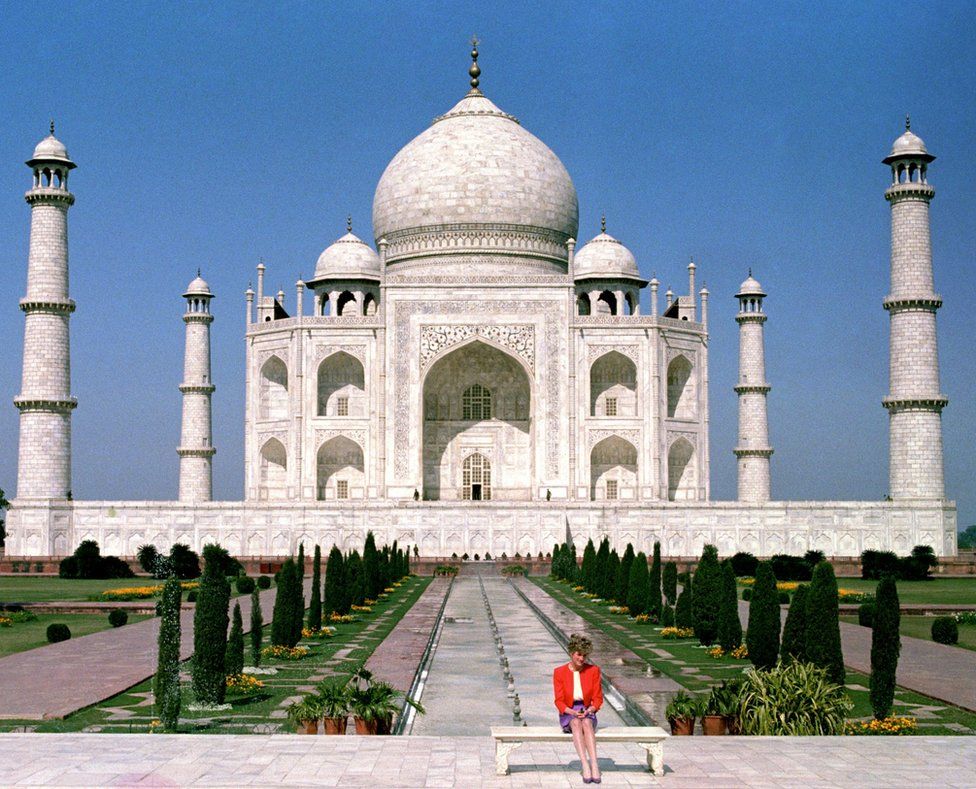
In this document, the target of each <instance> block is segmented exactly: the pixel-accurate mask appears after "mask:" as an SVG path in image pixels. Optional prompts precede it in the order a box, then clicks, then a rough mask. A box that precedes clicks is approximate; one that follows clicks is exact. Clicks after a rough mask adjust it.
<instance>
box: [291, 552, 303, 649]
mask: <svg viewBox="0 0 976 789" xmlns="http://www.w3.org/2000/svg"><path fill="white" fill-rule="evenodd" d="M298 556H299V559H300V560H301V561H300V562H299V563H296V564H295V565H294V566H293V567H292V573H294V575H295V580H294V583H293V584H292V586H291V606H292V611H291V627H292V631H291V638H292V644H291V646H295V644H297V643H298V642H299V641H301V640H302V628H303V627H304V626H305V570H304V567H305V556H304V551H303V550H302V549H301V548H300V547H299V553H298Z"/></svg>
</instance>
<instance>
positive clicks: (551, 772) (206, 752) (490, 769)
mask: <svg viewBox="0 0 976 789" xmlns="http://www.w3.org/2000/svg"><path fill="white" fill-rule="evenodd" d="M571 756H573V747H572V745H571V744H570V743H569V742H567V743H565V744H562V743H560V744H558V745H539V744H528V745H525V746H523V747H522V748H520V749H519V750H517V751H515V753H513V754H512V757H511V769H512V774H511V775H510V776H506V777H496V776H495V774H494V772H495V770H494V768H495V756H494V746H493V744H492V740H491V739H490V738H489V737H299V736H297V735H275V736H271V737H255V736H249V735H211V736H199V735H192V734H190V735H186V734H184V735H164V734H87V735H86V734H44V735H32V734H4V735H0V764H2V765H3V772H2V782H3V784H4V786H154V787H161V786H233V787H242V786H309V787H311V786H370V787H384V789H385V788H386V787H423V786H430V787H450V786H463V787H465V789H472V788H473V787H479V786H499V787H504V786H519V787H522V786H531V787H547V788H548V787H557V786H567V787H568V786H572V787H576V786H580V785H581V781H580V776H579V772H577V771H576V770H575V769H573V768H572V767H571V766H570V757H571ZM664 763H665V770H666V774H665V775H664V776H663V777H662V778H657V777H654V776H652V775H650V774H649V773H648V772H646V770H645V769H644V768H642V766H641V765H642V759H641V755H640V753H639V752H638V749H637V748H636V747H633V746H627V745H618V746H612V747H611V746H606V747H603V748H601V750H600V766H601V768H602V770H603V785H605V786H666V787H670V788H673V789H677V787H757V788H758V787H797V786H803V787H835V786H844V787H877V786H884V787H916V786H918V785H919V784H923V783H924V784H925V785H928V786H939V787H964V786H970V787H971V786H972V785H973V783H974V781H973V773H972V767H973V764H976V738H972V737H890V738H887V737H779V738H776V737H674V738H671V739H669V740H668V741H667V742H666V743H665V745H664Z"/></svg>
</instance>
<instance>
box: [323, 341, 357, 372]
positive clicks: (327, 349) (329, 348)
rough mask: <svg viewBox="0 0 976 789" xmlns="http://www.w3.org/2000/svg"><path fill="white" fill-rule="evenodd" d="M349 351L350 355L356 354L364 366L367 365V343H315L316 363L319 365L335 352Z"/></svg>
mask: <svg viewBox="0 0 976 789" xmlns="http://www.w3.org/2000/svg"><path fill="white" fill-rule="evenodd" d="M340 351H341V352H343V353H348V354H349V355H350V356H355V357H356V358H357V359H359V361H360V362H362V365H363V367H365V366H366V346H365V345H322V344H318V343H316V345H315V364H316V366H318V365H319V364H321V363H322V362H323V361H324V360H325V359H327V358H328V357H330V356H332V354H334V353H339V352H340Z"/></svg>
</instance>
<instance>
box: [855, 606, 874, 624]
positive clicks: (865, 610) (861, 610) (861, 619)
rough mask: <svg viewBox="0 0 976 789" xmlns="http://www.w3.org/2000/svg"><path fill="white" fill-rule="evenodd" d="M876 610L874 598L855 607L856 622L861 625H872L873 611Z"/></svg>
mask: <svg viewBox="0 0 976 789" xmlns="http://www.w3.org/2000/svg"><path fill="white" fill-rule="evenodd" d="M875 610H876V606H875V602H874V600H868V601H867V602H866V603H861V604H860V605H859V606H858V607H857V623H858V624H859V625H860V626H861V627H874V612H875Z"/></svg>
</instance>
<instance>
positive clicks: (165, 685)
mask: <svg viewBox="0 0 976 789" xmlns="http://www.w3.org/2000/svg"><path fill="white" fill-rule="evenodd" d="M182 601H183V590H182V588H181V587H180V582H179V580H178V579H177V578H176V576H175V575H171V576H170V577H169V579H168V580H167V581H166V584H165V585H164V586H163V596H162V601H161V603H160V608H161V611H160V621H159V638H158V641H157V645H158V653H157V658H156V677H155V680H154V682H153V693H154V694H155V696H156V704H157V709H158V712H159V720H160V721H161V722H162V724H163V728H164V729H166V731H176V726H177V724H178V723H179V721H180V603H181V602H182Z"/></svg>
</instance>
